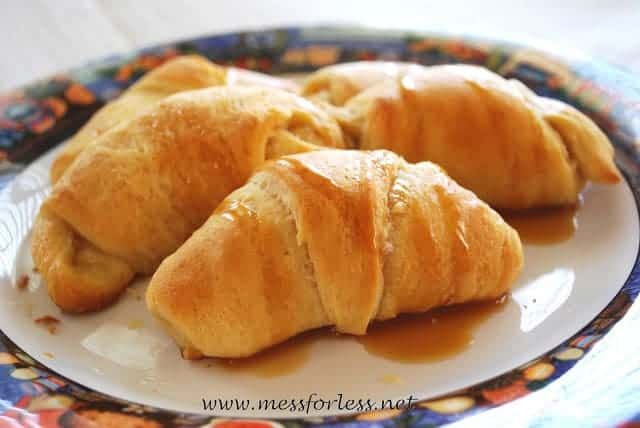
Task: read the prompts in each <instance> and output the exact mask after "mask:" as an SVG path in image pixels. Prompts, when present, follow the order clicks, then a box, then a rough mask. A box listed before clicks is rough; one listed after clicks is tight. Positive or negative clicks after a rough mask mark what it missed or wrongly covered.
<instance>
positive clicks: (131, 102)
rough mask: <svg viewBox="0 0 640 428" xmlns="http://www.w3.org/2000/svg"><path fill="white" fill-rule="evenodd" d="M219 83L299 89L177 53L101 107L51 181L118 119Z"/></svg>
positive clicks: (71, 145)
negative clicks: (175, 56)
mask: <svg viewBox="0 0 640 428" xmlns="http://www.w3.org/2000/svg"><path fill="white" fill-rule="evenodd" d="M218 85H262V86H272V87H277V88H282V89H287V90H292V91H294V90H296V85H295V84H294V83H292V82H289V81H288V80H284V79H277V78H274V77H270V76H267V75H264V74H260V73H255V72H251V71H245V70H240V69H235V68H226V67H220V66H217V65H215V64H213V63H211V62H210V61H209V60H207V59H206V58H203V57H201V56H197V55H186V56H181V57H177V58H175V59H172V60H170V61H168V62H166V63H164V64H162V65H161V66H159V67H158V68H156V69H154V70H152V71H150V72H149V73H147V74H146V75H144V76H143V77H142V78H141V79H140V80H139V81H138V82H136V83H135V84H134V85H132V86H131V87H130V88H129V89H127V90H126V91H124V92H123V93H122V94H121V95H120V96H119V97H118V98H117V99H116V100H114V101H112V102H110V103H108V104H107V105H105V106H104V107H103V108H102V109H100V110H99V111H97V112H96V113H95V114H94V115H93V116H92V117H91V119H90V120H89V121H88V122H87V123H86V124H85V125H84V126H83V127H82V128H81V129H80V130H79V131H78V132H77V133H76V134H75V135H74V136H73V137H72V138H71V139H70V140H69V141H68V142H67V144H65V146H64V148H63V149H62V151H61V152H60V154H59V155H58V156H57V158H56V159H55V161H54V162H53V165H52V166H51V173H50V177H51V182H52V183H55V182H56V181H58V179H59V178H60V176H61V175H62V174H63V173H64V171H65V170H66V169H67V168H68V167H69V165H70V164H71V163H72V162H73V161H74V160H75V159H76V157H78V154H79V153H80V152H81V151H82V150H83V149H84V148H85V147H86V146H87V145H88V144H90V143H91V142H92V141H94V140H95V139H96V138H97V137H98V136H100V135H101V134H103V133H104V132H105V131H107V130H109V129H111V128H112V127H113V126H115V125H117V124H118V123H120V122H122V121H124V120H128V119H131V118H132V117H133V116H136V115H138V114H140V113H141V112H143V111H144V110H146V109H147V108H149V107H151V106H152V105H153V104H155V103H156V102H158V101H160V100H162V99H163V98H166V97H168V96H169V95H173V94H175V93H177V92H182V91H188V90H193V89H201V88H206V87H209V86H218Z"/></svg>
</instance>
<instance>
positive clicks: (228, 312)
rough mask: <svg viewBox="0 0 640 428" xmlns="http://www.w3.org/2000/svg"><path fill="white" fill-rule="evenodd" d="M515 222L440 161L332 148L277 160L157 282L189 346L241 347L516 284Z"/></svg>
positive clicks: (154, 293) (344, 328) (164, 316)
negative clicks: (464, 185) (449, 173)
mask: <svg viewBox="0 0 640 428" xmlns="http://www.w3.org/2000/svg"><path fill="white" fill-rule="evenodd" d="M521 266H522V249H521V245H520V240H519V237H518V234H517V233H516V232H515V231H514V230H513V229H512V228H511V227H509V226H508V225H507V224H506V223H505V222H504V221H503V220H502V218H501V217H500V216H499V215H498V214H497V213H496V212H494V211H493V210H492V209H491V208H489V206H488V205H486V204H485V203H483V202H482V201H480V200H479V199H478V198H477V197H476V196H475V195H474V194H473V193H471V192H470V191H468V190H465V189H463V188H462V187H460V186H459V185H457V184H456V183H455V182H454V181H453V180H451V179H450V178H449V177H447V175H446V174H445V173H444V172H443V171H442V170H441V169H440V168H439V167H437V166H436V165H434V164H432V163H429V162H423V163H419V164H409V163H407V162H405V161H404V160H402V159H401V158H400V157H398V156H396V155H394V154H393V153H391V152H388V151H384V150H379V151H371V152H368V151H352V150H325V151H316V152H310V153H304V154H299V155H293V156H286V157H284V158H281V159H279V160H277V161H273V162H268V163H267V164H265V166H264V167H262V168H261V169H260V170H259V171H258V172H257V173H256V174H254V175H253V176H252V177H251V179H250V180H249V182H248V183H247V184H246V185H245V186H243V187H242V188H240V189H238V190H236V191H235V192H233V193H232V194H231V195H229V196H228V197H227V198H226V199H225V200H224V201H223V202H222V203H221V204H220V206H218V208H217V209H216V211H215V212H214V214H213V215H212V216H211V217H210V218H209V219H208V220H207V222H206V223H205V224H204V225H203V226H202V227H201V228H200V229H199V230H197V231H196V232H195V233H194V234H193V235H192V236H191V238H189V240H187V241H186V242H185V243H184V244H183V246H182V247H180V248H179V249H178V250H177V251H176V252H175V253H174V254H172V255H171V256H169V257H167V258H166V259H165V260H164V261H163V262H162V264H161V265H160V267H159V268H158V270H157V271H156V273H155V274H154V276H153V278H152V279H151V282H150V285H149V288H148V289H147V296H146V299H147V306H148V307H149V309H150V310H151V312H152V313H153V314H154V315H155V316H157V317H158V318H159V319H160V320H162V321H163V322H164V324H165V325H166V326H167V327H168V329H169V330H170V331H171V332H172V334H173V336H174V337H175V338H176V340H177V342H178V343H179V344H180V346H182V347H183V350H184V351H186V352H185V354H186V355H190V356H197V355H205V356H215V357H244V356H248V355H251V354H253V353H255V352H258V351H260V350H262V349H264V348H266V347H269V346H271V345H274V344H276V343H279V342H281V341H283V340H285V339H287V338H289V337H291V336H293V335H296V334H298V333H300V332H303V331H305V330H308V329H313V328H317V327H321V326H327V325H333V326H335V327H336V329H337V331H339V332H343V333H351V334H364V333H365V331H366V329H367V326H368V324H369V323H370V322H371V321H372V320H374V319H387V318H392V317H395V316H396V315H398V314H400V313H403V312H419V311H426V310H428V309H430V308H433V307H436V306H441V305H448V304H454V303H461V302H467V301H472V300H481V299H491V298H495V297H498V296H501V295H503V294H504V293H505V292H507V291H508V290H509V287H510V286H511V284H512V283H513V281H514V279H515V277H516V276H517V275H518V273H519V271H520V269H521Z"/></svg>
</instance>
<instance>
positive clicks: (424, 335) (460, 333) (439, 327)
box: [357, 298, 506, 363]
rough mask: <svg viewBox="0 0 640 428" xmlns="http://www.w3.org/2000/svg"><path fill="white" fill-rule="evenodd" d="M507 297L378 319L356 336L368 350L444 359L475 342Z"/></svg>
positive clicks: (405, 358)
mask: <svg viewBox="0 0 640 428" xmlns="http://www.w3.org/2000/svg"><path fill="white" fill-rule="evenodd" d="M505 301H506V298H502V299H500V300H497V301H489V302H481V303H469V304H466V305H456V306H450V307H445V308H439V309H435V310H433V311H429V312H425V313H422V314H414V315H401V316H400V317H398V318H395V319H392V320H388V321H383V322H375V323H374V324H372V325H371V326H369V330H368V332H367V334H366V335H364V336H360V337H357V340H358V342H360V343H361V344H362V345H363V346H364V348H365V349H366V350H367V352H368V353H370V354H372V355H375V356H378V357H382V358H385V359H387V360H391V361H396V362H401V363H424V362H435V361H441V360H444V359H447V358H450V357H453V356H455V355H457V354H459V353H460V352H462V351H464V350H465V349H466V348H467V347H469V345H471V343H473V333H474V331H475V329H476V328H477V327H478V326H480V325H481V324H482V323H483V322H484V321H485V320H487V319H488V318H489V317H490V316H491V315H492V314H495V313H498V312H500V311H501V310H502V309H503V308H504V307H505V306H506V305H505V304H504V302H505Z"/></svg>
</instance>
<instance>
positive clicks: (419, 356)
mask: <svg viewBox="0 0 640 428" xmlns="http://www.w3.org/2000/svg"><path fill="white" fill-rule="evenodd" d="M505 300H506V299H505V298H502V299H500V300H498V301H490V302H482V303H470V304H466V305H456V306H451V307H446V308H440V309H436V310H433V311H429V312H426V313H423V314H414V315H401V316H400V317H398V318H395V319H392V320H387V321H377V322H375V323H373V324H372V325H371V326H369V330H368V332H367V334H366V335H364V336H358V337H356V336H347V335H344V336H343V335H338V336H337V337H340V338H342V339H345V340H356V341H358V342H359V343H360V344H362V345H363V346H364V348H365V350H366V351H367V352H368V353H370V354H372V355H375V356H377V357H382V358H384V359H387V360H390V361H396V362H401V363H423V362H434V361H440V360H444V359H446V358H450V357H453V356H455V355H457V354H459V353H460V352H462V351H464V350H465V349H466V348H467V347H468V346H469V345H470V344H471V343H472V342H473V333H474V331H475V329H476V328H477V327H478V326H479V325H481V324H482V323H483V322H484V321H485V320H486V319H487V318H489V317H490V316H491V315H492V314H495V313H497V312H499V311H501V310H502V309H503V308H504V306H505V304H504V301H505ZM327 337H332V338H334V339H335V338H336V333H335V332H334V331H333V330H330V329H328V328H324V329H319V330H314V331H310V332H306V333H303V334H301V335H298V336H296V337H294V338H292V339H289V340H287V341H286V342H283V343H281V344H279V345H276V346H273V347H271V348H269V349H267V350H265V351H263V352H260V353H258V354H256V355H254V356H251V357H248V358H237V359H223V360H217V361H216V365H217V366H218V367H223V368H224V369H225V370H228V371H232V372H237V373H247V374H251V375H254V376H257V377H261V378H272V377H278V376H284V375H287V374H290V373H293V372H295V371H296V370H298V369H300V368H301V367H302V366H304V364H305V363H306V362H307V361H308V360H309V358H310V357H311V345H312V344H313V343H315V342H316V341H318V340H321V339H323V338H327Z"/></svg>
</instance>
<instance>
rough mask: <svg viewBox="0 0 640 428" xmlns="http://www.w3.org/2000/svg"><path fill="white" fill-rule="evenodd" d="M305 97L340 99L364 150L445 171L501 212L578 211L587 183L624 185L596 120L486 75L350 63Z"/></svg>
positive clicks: (344, 120) (314, 82)
mask: <svg viewBox="0 0 640 428" xmlns="http://www.w3.org/2000/svg"><path fill="white" fill-rule="evenodd" d="M341 67H343V68H341ZM369 69H370V70H371V73H373V75H374V76H377V77H376V78H374V79H371V77H370V76H368V74H367V73H368V72H367V70H369ZM381 69H384V70H387V71H388V73H387V74H388V75H390V76H391V77H390V78H384V76H382V73H380V70H381ZM389 70H390V71H389ZM360 75H361V76H363V77H362V80H358V79H357V76H360ZM344 82H348V83H344ZM353 82H358V83H353ZM369 83H372V86H368V85H369ZM345 88H346V89H345ZM354 88H355V89H354ZM303 94H305V95H308V96H312V97H315V98H316V99H318V98H324V99H325V100H329V101H330V102H332V100H337V101H335V103H336V104H337V105H338V106H339V107H335V106H334V107H332V108H330V109H328V111H330V112H332V114H334V115H335V117H336V118H337V119H338V120H340V122H341V124H342V126H343V128H344V130H345V132H346V133H347V134H348V135H349V136H350V140H351V141H354V145H355V147H358V148H360V149H366V150H370V149H389V150H392V151H394V152H396V153H398V154H400V155H402V156H404V157H405V158H406V159H407V160H409V161H411V162H417V161H422V160H429V161H432V162H436V163H438V164H440V165H441V166H442V167H443V168H445V169H446V170H447V172H448V174H450V175H451V177H452V178H453V179H455V180H456V181H457V182H459V183H460V184H461V185H462V186H464V187H467V188H469V189H470V190H472V191H473V192H475V193H476V194H477V195H478V196H479V197H480V198H481V199H483V200H484V201H486V202H488V203H489V204H491V205H492V206H494V207H496V208H501V209H515V210H519V209H527V208H533V207H540V206H553V205H569V204H575V203H576V202H577V200H578V196H579V193H580V191H581V190H582V189H583V187H584V184H585V182H586V181H587V180H591V181H594V182H599V183H617V182H618V181H619V180H620V173H619V172H618V170H617V168H616V166H615V164H614V162H613V147H612V146H611V144H610V142H609V140H608V139H607V137H606V136H605V135H604V134H603V133H602V131H600V129H599V128H598V127H597V126H596V125H595V124H594V123H593V122H592V121H591V120H590V119H589V118H588V117H586V116H585V115H584V114H582V113H580V112H579V111H578V110H576V109H574V108H573V107H571V106H569V105H568V104H565V103H563V102H560V101H556V100H552V99H549V98H545V97H540V96H537V95H536V94H534V93H533V92H531V91H530V90H529V89H527V88H526V87H525V86H524V85H523V84H521V83H520V82H518V81H515V80H505V79H503V78H502V77H500V76H498V75H497V74H494V73H492V72H490V71H489V70H486V69H484V68H481V67H477V66H470V65H443V66H433V67H423V66H418V65H406V64H405V65H398V66H396V67H395V68H394V67H393V66H392V65H391V64H386V63H383V64H378V63H360V64H357V65H349V64H346V65H344V66H335V67H333V68H330V70H329V72H325V71H322V70H321V71H319V72H318V73H317V74H315V75H312V76H311V77H310V78H309V80H308V81H307V83H306V84H305V86H304V88H303ZM323 94H324V95H323ZM341 103H344V105H343V106H341V107H340V105H341Z"/></svg>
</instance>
